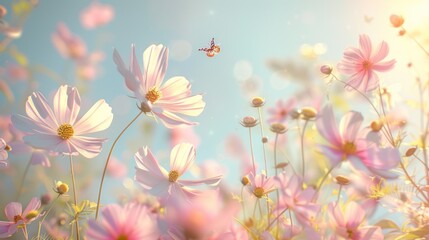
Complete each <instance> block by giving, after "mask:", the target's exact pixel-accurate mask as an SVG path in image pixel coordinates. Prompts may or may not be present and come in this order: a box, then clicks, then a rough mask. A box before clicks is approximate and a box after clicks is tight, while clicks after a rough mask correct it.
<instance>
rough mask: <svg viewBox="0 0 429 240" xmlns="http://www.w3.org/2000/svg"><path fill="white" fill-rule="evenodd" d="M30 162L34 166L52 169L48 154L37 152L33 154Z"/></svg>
mask: <svg viewBox="0 0 429 240" xmlns="http://www.w3.org/2000/svg"><path fill="white" fill-rule="evenodd" d="M30 162H31V164H32V165H41V166H42V167H51V161H49V158H48V157H47V156H46V152H40V151H35V152H33V154H31V159H30Z"/></svg>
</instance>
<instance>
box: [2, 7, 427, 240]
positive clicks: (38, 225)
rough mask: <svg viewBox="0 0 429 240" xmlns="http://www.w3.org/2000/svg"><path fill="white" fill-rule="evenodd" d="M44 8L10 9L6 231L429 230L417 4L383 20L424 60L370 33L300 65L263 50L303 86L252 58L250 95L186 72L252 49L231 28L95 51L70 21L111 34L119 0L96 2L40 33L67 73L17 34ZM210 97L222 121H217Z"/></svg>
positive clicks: (123, 237)
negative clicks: (237, 41) (265, 83)
mask: <svg viewBox="0 0 429 240" xmlns="http://www.w3.org/2000/svg"><path fill="white" fill-rule="evenodd" d="M1 4H3V3H1ZM43 4H50V3H49V1H46V2H45V1H40V2H39V1H37V0H13V1H9V2H7V4H4V5H0V32H1V35H2V39H1V42H0V55H1V63H0V64H1V65H0V99H1V108H0V110H1V112H0V208H1V209H4V215H3V214H2V215H0V238H5V239H9V238H10V239H26V240H28V239H88V240H90V239H101V240H137V239H165V240H167V239H174V240H180V239H195V240H197V239H198V240H200V239H201V240H202V239H213V240H214V239H219V240H223V239H231V240H233V239H235V240H239V239H266V240H268V239H354V240H359V239H361V240H364V239H398V240H399V239H404V240H405V239H429V160H428V159H429V153H428V147H427V144H428V141H429V104H427V102H428V101H429V77H428V76H429V75H428V74H429V71H428V68H427V66H429V65H428V63H429V61H427V60H429V40H428V39H429V38H428V36H426V35H425V32H424V30H419V29H416V28H415V27H414V26H412V25H411V24H408V22H407V19H408V18H407V17H408V16H407V15H401V14H399V13H396V12H391V13H388V17H386V18H383V19H380V21H381V22H383V23H385V28H386V29H384V30H383V31H385V30H386V31H390V32H392V33H393V35H394V37H395V38H397V39H401V44H403V46H402V48H403V49H406V52H408V53H409V54H410V55H412V56H413V57H409V56H407V55H405V54H402V55H401V54H392V47H391V44H390V43H389V41H387V40H384V39H383V36H382V35H375V36H373V35H371V34H367V33H365V32H358V33H356V36H357V37H356V38H354V40H353V41H351V42H350V43H349V44H348V46H347V47H345V48H342V49H336V51H334V52H335V53H337V52H338V54H337V55H336V58H335V60H328V59H326V60H323V59H322V58H321V56H322V55H323V54H324V53H325V52H326V51H327V49H326V46H325V45H324V44H321V43H318V44H316V45H308V44H304V45H302V46H301V48H300V53H301V57H303V59H305V61H299V60H296V59H292V60H286V61H285V60H279V59H274V58H270V59H264V61H265V62H266V64H265V65H264V68H266V69H268V70H269V71H272V72H274V73H275V74H276V76H277V78H276V81H280V82H288V81H291V82H295V83H294V85H291V86H300V87H298V88H297V89H296V91H291V90H288V91H286V90H282V89H283V88H281V87H278V90H279V91H284V92H282V93H281V97H277V96H276V94H271V93H270V92H269V91H262V90H261V89H260V86H259V85H260V80H259V79H258V78H257V77H256V76H253V75H252V74H248V72H249V71H250V72H251V70H249V68H251V67H250V66H249V62H248V61H241V62H238V63H237V64H236V65H235V66H234V72H235V73H236V74H235V75H236V77H237V76H238V77H237V78H241V80H240V81H239V91H241V92H240V93H237V95H238V96H240V94H242V95H244V96H242V97H236V98H235V99H233V100H230V101H231V102H228V100H226V98H227V97H226V96H227V94H228V91H229V90H227V89H228V88H229V87H228V86H227V85H224V86H219V87H220V88H216V87H215V85H210V87H208V86H209V85H208V84H207V85H205V84H204V82H201V81H197V80H196V81H194V80H193V79H194V78H195V76H196V75H194V73H193V69H194V70H195V71H197V69H196V68H197V67H198V66H202V65H197V66H194V65H192V66H185V65H181V64H182V63H183V62H184V63H186V61H187V59H189V58H198V60H197V62H204V64H207V65H209V66H208V67H206V68H207V69H209V68H217V66H216V65H214V63H215V61H217V60H219V59H220V60H222V57H223V56H229V57H231V58H234V57H233V56H232V55H240V54H241V53H240V52H234V50H233V49H228V47H227V46H228V39H221V40H219V39H218V38H217V36H207V35H205V37H206V38H207V41H205V42H204V43H203V44H205V45H202V46H201V48H199V47H192V48H190V47H189V45H190V44H189V42H186V41H182V42H180V41H175V42H173V43H171V42H167V43H160V42H158V41H156V40H154V41H152V40H150V39H151V37H150V36H151V35H150V34H147V35H145V38H147V39H149V40H146V42H148V43H149V44H147V45H144V44H142V43H139V42H128V43H126V45H127V48H128V49H129V50H124V49H125V48H122V45H121V47H116V46H115V44H114V43H111V41H109V40H108V39H109V38H110V37H111V36H110V35H108V34H104V35H103V34H101V35H99V36H98V37H99V38H100V39H101V40H106V39H107V40H106V41H107V43H106V42H103V41H102V42H103V43H102V45H103V44H107V45H108V46H109V47H110V51H109V50H105V49H104V50H102V49H103V48H102V47H99V46H98V45H97V44H99V43H95V44H88V43H87V42H88V41H90V40H91V39H92V38H91V37H85V38H84V37H81V36H79V35H78V34H77V33H75V32H74V31H72V30H71V28H70V27H69V26H68V24H67V23H65V22H67V21H75V22H76V23H75V24H78V25H79V26H80V28H81V29H85V31H89V32H91V31H93V32H94V31H103V29H104V30H105V29H106V27H107V26H108V25H109V24H114V22H115V21H121V16H122V15H120V14H118V13H117V12H116V11H117V9H120V8H119V6H116V5H115V4H120V3H111V4H110V3H102V2H100V1H91V2H90V1H88V2H85V4H84V7H83V8H80V9H79V12H73V11H71V12H72V13H73V14H74V15H73V16H72V18H71V19H73V20H70V19H68V18H67V16H60V18H61V17H63V18H64V19H65V20H64V22H63V21H60V22H55V23H54V25H55V28H54V29H51V30H52V31H51V34H50V35H49V36H45V37H46V39H47V40H46V41H49V44H50V45H51V46H52V48H53V49H54V52H55V54H53V55H52V56H51V55H49V56H48V57H49V58H52V59H55V60H53V61H54V62H61V61H63V62H65V63H66V64H64V66H65V67H64V69H57V68H56V67H55V66H57V65H55V64H54V65H53V66H49V64H44V63H43V61H42V60H41V59H42V57H40V59H39V58H38V57H37V55H36V56H34V55H31V54H27V53H26V51H29V52H31V51H33V50H34V51H38V50H37V48H38V46H37V45H26V44H23V43H22V42H20V41H21V40H23V39H25V38H26V37H27V36H26V34H25V33H26V26H27V25H28V24H30V22H29V21H37V19H31V16H32V14H37V11H39V10H41V9H44V8H43V7H44V6H43ZM52 4H53V3H52ZM56 4H58V3H56ZM69 4H70V3H69ZM80 4H82V3H80ZM123 4H126V3H123ZM150 5H151V4H147V6H148V8H151V7H152V8H153V9H156V7H154V6H150ZM45 6H46V5H45ZM82 6H83V5H82ZM116 7H117V8H116ZM128 7H132V6H128ZM130 11H131V10H130ZM178 11H179V10H178ZM52 14H54V13H52ZM70 14H71V13H70ZM130 14H131V13H130ZM189 14H192V13H189ZM60 15H61V14H60ZM209 15H215V13H214V12H212V11H209ZM38 16H40V12H39V15H38ZM57 17H58V16H57ZM66 19H67V21H66ZM426 20H427V19H426ZM49 21H50V20H49ZM148 21H150V19H148ZM364 21H365V22H366V24H371V21H373V19H372V17H370V16H367V15H365V16H364ZM154 24H155V23H154ZM279 24H280V23H279ZM124 26H128V25H124ZM160 26H161V27H162V26H164V25H162V24H161V25H160ZM118 31H119V30H118ZM138 31H151V29H141V30H140V29H134V28H133V29H132V32H135V34H136V35H137V34H138V33H137V32H138ZM179 31H180V30H179ZM184 31H185V30H184ZM214 31H215V30H214ZM113 34H115V33H113ZM86 35H87V34H86ZM29 36H33V35H29ZM34 36H35V35H34ZM132 38H133V36H131V39H132ZM30 40H31V39H30ZM30 40H29V41H30ZM210 40H211V41H210ZM218 40H219V42H220V43H219V42H218ZM35 41H37V40H35ZM231 41H232V40H231ZM30 42H31V41H30ZM113 42H114V41H113ZM25 43H28V42H25ZM207 43H208V44H207ZM333 46H335V44H334V45H333ZM395 46H397V42H395ZM255 48H256V47H255ZM251 50H252V49H249V51H251ZM41 51H47V50H45V49H42V50H41ZM192 52H193V55H191V53H192ZM411 52H412V53H411ZM232 53H233V54H232ZM395 53H396V51H395ZM30 55H31V57H30ZM415 56H418V57H415ZM225 58H226V57H225ZM43 59H44V58H43ZM421 59H423V60H421ZM225 61H226V60H225ZM107 62H108V63H109V64H107ZM404 63H405V64H404ZM194 64H195V63H194ZM175 65H176V66H175ZM177 65H179V66H182V67H177ZM59 66H62V65H61V64H59ZM105 66H109V67H110V68H112V73H113V74H103V68H104V67H105ZM422 66H423V67H422ZM231 68H232V67H231ZM207 69H206V70H205V71H209V70H207ZM216 71H223V69H222V68H218V69H216ZM225 71H226V70H225ZM228 71H230V70H228ZM404 72H406V73H407V74H408V78H407V79H403V76H404V75H403V74H398V73H404ZM109 73H110V72H109ZM213 74H215V73H214V72H213ZM207 75H210V72H208V73H207ZM107 79H108V80H107ZM97 81H98V82H102V84H99V85H93V84H94V82H97ZM103 81H104V82H103ZM109 81H114V82H117V83H118V85H119V86H121V87H112V86H113V85H109V84H110V82H109ZM398 83H399V85H397V84H398ZM219 84H220V83H219ZM219 84H218V85H219ZM94 86H97V87H94ZM115 86H117V85H115ZM274 86H276V85H274ZM291 88H295V87H291ZM196 89H197V90H196ZM214 89H216V92H213V90H214ZM274 90H277V89H276V87H274ZM410 90H411V91H412V92H411V93H410ZM112 94H119V97H116V98H114V99H112V97H111V95H112ZM115 96H116V95H115ZM212 96H214V97H212ZM213 99H215V100H216V101H212V100H213ZM232 101H234V102H237V101H240V102H242V104H241V106H244V107H243V109H241V111H238V110H237V111H235V112H236V113H237V112H239V113H240V114H241V113H245V114H243V115H240V116H234V117H233V118H235V119H236V121H234V122H230V123H229V124H230V125H231V126H233V127H232V128H233V129H235V130H234V132H232V133H230V132H223V133H222V141H221V144H218V145H214V144H213V141H212V140H211V139H210V136H212V135H214V134H218V135H219V133H218V132H215V131H214V130H212V128H218V129H231V128H228V127H227V126H223V125H224V122H223V120H222V119H224V118H227V115H228V114H230V113H231V111H232V112H234V110H231V109H229V108H232V107H233V106H236V105H234V104H232ZM211 106H213V108H216V109H220V111H222V112H224V114H222V115H221V114H214V116H212V117H211V120H212V121H214V123H215V124H211V125H210V129H209V127H206V126H204V124H205V123H206V121H205V120H204V118H201V117H202V116H203V115H204V112H205V111H210V108H211ZM200 120H201V121H200ZM204 129H205V130H204ZM207 129H209V130H207ZM219 131H220V130H219ZM203 132H204V133H203ZM205 132H209V134H205ZM205 141H207V142H210V144H206V145H205V144H204V142H205ZM209 148H217V151H218V152H219V153H218V154H217V155H216V156H211V157H208V156H207V153H210V151H209V150H208V149H209ZM201 156H203V157H204V158H206V159H202V157H201ZM227 159H228V160H229V161H227ZM228 169H229V170H228Z"/></svg>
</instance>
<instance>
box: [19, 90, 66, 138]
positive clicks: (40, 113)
mask: <svg viewBox="0 0 429 240" xmlns="http://www.w3.org/2000/svg"><path fill="white" fill-rule="evenodd" d="M25 112H26V113H27V115H28V117H29V118H31V119H32V120H33V121H35V122H36V124H38V125H40V127H43V128H45V129H46V130H47V131H49V130H50V132H52V133H53V132H55V131H56V130H57V128H58V126H59V124H58V122H57V119H56V118H55V115H54V113H53V112H52V109H51V107H50V106H49V104H48V102H47V101H46V99H45V97H44V96H43V95H42V94H41V93H39V92H34V93H33V94H32V95H31V96H30V97H28V100H27V103H26V105H25Z"/></svg>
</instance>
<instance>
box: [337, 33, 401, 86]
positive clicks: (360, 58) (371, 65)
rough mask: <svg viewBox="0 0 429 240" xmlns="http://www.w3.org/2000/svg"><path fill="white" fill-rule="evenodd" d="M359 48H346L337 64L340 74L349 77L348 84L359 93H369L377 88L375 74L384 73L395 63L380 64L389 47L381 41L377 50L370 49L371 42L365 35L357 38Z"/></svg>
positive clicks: (377, 83)
mask: <svg viewBox="0 0 429 240" xmlns="http://www.w3.org/2000/svg"><path fill="white" fill-rule="evenodd" d="M359 44H360V49H359V48H348V49H346V50H345V51H344V59H343V60H342V61H341V62H340V63H339V64H338V70H339V71H340V72H341V73H344V74H347V75H351V76H350V78H349V80H348V84H350V86H353V87H355V88H356V89H358V90H359V91H361V92H364V93H365V92H369V91H372V90H374V89H376V88H377V87H378V86H379V79H378V75H377V73H376V72H386V71H388V70H390V69H392V68H393V65H394V64H395V63H396V61H395V60H394V59H393V60H390V61H386V62H382V60H383V59H384V58H385V57H386V56H387V54H388V53H389V46H388V45H387V43H386V42H384V41H382V42H381V43H380V44H379V46H378V48H377V49H372V44H371V40H370V39H369V37H368V36H367V35H360V36H359Z"/></svg>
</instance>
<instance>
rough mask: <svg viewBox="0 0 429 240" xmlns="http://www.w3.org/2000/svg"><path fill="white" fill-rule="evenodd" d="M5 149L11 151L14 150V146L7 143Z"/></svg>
mask: <svg viewBox="0 0 429 240" xmlns="http://www.w3.org/2000/svg"><path fill="white" fill-rule="evenodd" d="M4 150H5V151H8V152H10V151H12V147H11V146H9V145H6V146H5V147H4Z"/></svg>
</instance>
